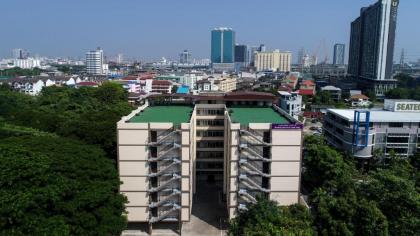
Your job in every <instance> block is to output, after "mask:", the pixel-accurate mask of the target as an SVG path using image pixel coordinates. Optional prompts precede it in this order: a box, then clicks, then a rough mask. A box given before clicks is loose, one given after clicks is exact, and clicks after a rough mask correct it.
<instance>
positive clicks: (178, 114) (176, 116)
mask: <svg viewBox="0 0 420 236" xmlns="http://www.w3.org/2000/svg"><path fill="white" fill-rule="evenodd" d="M192 110H193V108H192V107H190V106H176V105H171V106H150V107H147V108H146V109H144V110H143V111H142V112H140V113H139V114H137V115H136V116H134V117H133V118H131V119H130V122H134V123H149V122H152V123H174V124H176V125H179V124H181V123H188V122H189V121H190V117H191V113H192Z"/></svg>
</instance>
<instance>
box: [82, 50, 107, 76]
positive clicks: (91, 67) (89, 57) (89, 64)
mask: <svg viewBox="0 0 420 236" xmlns="http://www.w3.org/2000/svg"><path fill="white" fill-rule="evenodd" d="M86 72H87V73H88V74H90V75H106V74H107V73H108V64H106V63H105V59H104V51H103V50H102V49H101V48H99V47H98V48H97V49H96V50H93V51H89V52H87V53H86Z"/></svg>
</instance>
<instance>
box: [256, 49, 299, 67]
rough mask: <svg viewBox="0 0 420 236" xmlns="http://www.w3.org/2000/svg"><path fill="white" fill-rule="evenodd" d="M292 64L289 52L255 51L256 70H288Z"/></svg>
mask: <svg viewBox="0 0 420 236" xmlns="http://www.w3.org/2000/svg"><path fill="white" fill-rule="evenodd" d="M291 64H292V53H291V52H280V51H279V50H274V51H272V52H257V53H255V62H254V65H255V68H256V69H257V71H267V70H269V71H280V72H288V71H290V66H291Z"/></svg>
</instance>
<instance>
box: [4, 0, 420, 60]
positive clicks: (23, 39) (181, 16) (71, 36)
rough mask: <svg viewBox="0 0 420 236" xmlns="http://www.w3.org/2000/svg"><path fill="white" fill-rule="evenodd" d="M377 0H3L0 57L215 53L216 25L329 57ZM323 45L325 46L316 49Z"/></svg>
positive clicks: (400, 31) (403, 8) (412, 24)
mask: <svg viewBox="0 0 420 236" xmlns="http://www.w3.org/2000/svg"><path fill="white" fill-rule="evenodd" d="M373 2H375V0H258V1H257V0H206V1H204V0H71V1H70V0H67V1H66V0H2V1H1V3H0V6H1V9H2V15H1V19H2V21H1V22H2V24H1V30H0V32H1V33H0V38H1V40H0V57H8V56H10V55H11V49H12V48H26V49H28V50H29V51H30V52H31V53H33V54H35V53H37V54H39V55H46V56H72V57H77V56H83V55H84V52H85V51H87V50H89V49H94V48H95V47H96V46H101V47H102V48H104V50H105V53H106V54H107V55H108V56H113V55H115V54H117V53H123V54H124V55H126V57H135V58H143V59H157V58H160V57H162V56H165V57H167V58H173V59H175V58H177V55H178V54H179V52H181V51H182V50H183V49H189V50H190V51H191V52H192V54H193V57H194V58H209V57H210V30H211V29H212V28H214V27H219V26H227V27H232V28H234V30H235V31H236V37H237V42H238V43H245V44H249V45H257V44H260V43H264V44H265V45H266V46H267V47H268V48H269V49H275V48H278V49H280V50H290V51H292V52H293V53H294V59H296V52H297V51H298V49H299V48H300V47H305V48H306V49H307V51H309V52H310V53H314V52H315V51H318V54H319V55H320V57H324V54H325V52H324V51H325V50H323V47H322V45H323V42H325V45H326V48H327V53H328V55H329V58H330V60H331V57H332V56H331V54H332V47H333V44H334V43H335V42H342V43H345V44H346V46H347V47H348V42H349V31H350V22H351V21H352V20H353V19H355V18H356V17H357V16H358V14H359V11H360V8H361V7H362V6H367V5H369V4H371V3H373ZM419 11H420V1H419V0H400V8H399V15H398V28H397V39H396V54H395V57H394V60H399V55H400V51H401V48H405V50H406V51H407V52H406V54H407V57H408V59H417V58H420V27H419V26H418V23H419V22H420V18H419V17H418V14H419ZM318 48H319V49H318Z"/></svg>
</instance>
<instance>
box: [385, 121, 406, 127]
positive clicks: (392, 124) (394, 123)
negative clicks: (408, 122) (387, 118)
mask: <svg viewBox="0 0 420 236" xmlns="http://www.w3.org/2000/svg"><path fill="white" fill-rule="evenodd" d="M389 127H390V128H402V127H404V123H402V122H393V123H389Z"/></svg>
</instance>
